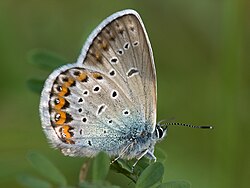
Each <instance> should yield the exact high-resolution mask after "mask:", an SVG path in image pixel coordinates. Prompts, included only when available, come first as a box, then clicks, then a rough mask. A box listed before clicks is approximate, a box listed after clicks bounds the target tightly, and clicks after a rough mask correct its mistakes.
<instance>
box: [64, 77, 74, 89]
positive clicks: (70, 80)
mask: <svg viewBox="0 0 250 188" xmlns="http://www.w3.org/2000/svg"><path fill="white" fill-rule="evenodd" d="M73 83H74V80H73V79H72V78H69V80H68V81H67V82H65V83H64V84H63V86H65V87H70V86H71V85H72V84H73Z"/></svg>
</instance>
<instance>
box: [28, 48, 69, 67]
mask: <svg viewBox="0 0 250 188" xmlns="http://www.w3.org/2000/svg"><path fill="white" fill-rule="evenodd" d="M28 59H29V62H31V63H33V64H35V65H37V66H39V67H40V68H42V69H44V70H50V71H52V70H54V69H55V68H58V67H60V66H62V65H64V64H67V63H68V62H67V60H65V59H64V58H63V57H61V56H60V55H58V54H55V53H53V52H50V51H47V50H41V49H35V50H31V51H30V52H29V54H28Z"/></svg>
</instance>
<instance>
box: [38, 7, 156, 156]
mask: <svg viewBox="0 0 250 188" xmlns="http://www.w3.org/2000/svg"><path fill="white" fill-rule="evenodd" d="M40 116H41V122H42V127H43V130H44V132H45V134H46V136H47V138H48V139H49V141H50V142H51V144H52V145H53V146H54V147H56V148H59V149H60V150H61V151H62V153H64V154H65V155H69V156H88V157H92V156H95V155H96V154H97V153H98V152H100V151H105V152H107V153H108V154H109V155H110V156H119V157H121V158H125V159H131V158H140V157H142V156H144V155H146V154H148V156H149V157H150V158H155V157H154V155H153V151H154V145H155V143H156V142H157V141H158V140H160V138H159V134H158V132H159V131H158V130H157V126H156V73H155V66H154V60H153V54H152V49H151V46H150V43H149V39H148V36H147V34H146V30H145V28H144V25H143V23H142V21H141V18H140V16H139V15H138V13H137V12H135V11H133V10H124V11H121V12H117V13H115V14H113V15H111V16H110V17H108V18H107V19H105V20H104V21H103V22H102V23H101V24H100V25H99V26H98V27H97V28H96V29H95V30H94V31H93V32H92V34H91V35H90V37H89V38H88V40H87V42H86V43H85V45H84V47H83V49H82V53H81V55H80V56H79V58H78V60H77V62H76V63H74V64H69V65H65V66H62V67H60V68H58V69H57V70H55V71H54V72H53V73H51V75H50V76H49V77H48V79H47V80H46V82H45V85H44V89H43V91H42V94H41V101H40ZM157 131H158V132H157Z"/></svg>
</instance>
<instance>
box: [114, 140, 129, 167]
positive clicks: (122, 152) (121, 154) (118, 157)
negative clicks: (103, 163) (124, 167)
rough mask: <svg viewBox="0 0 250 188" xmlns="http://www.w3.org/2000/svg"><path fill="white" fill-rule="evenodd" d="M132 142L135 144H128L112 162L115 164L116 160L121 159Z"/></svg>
mask: <svg viewBox="0 0 250 188" xmlns="http://www.w3.org/2000/svg"><path fill="white" fill-rule="evenodd" d="M132 144H133V143H131V144H129V145H127V146H126V147H125V148H123V149H122V151H121V153H120V154H119V155H118V156H117V157H116V158H114V159H113V160H112V161H111V163H110V164H113V163H114V162H115V161H117V160H118V159H120V158H121V157H122V156H123V155H124V153H125V152H126V151H127V150H128V148H129V147H130V146H131V145H132Z"/></svg>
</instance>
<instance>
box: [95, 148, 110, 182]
mask: <svg viewBox="0 0 250 188" xmlns="http://www.w3.org/2000/svg"><path fill="white" fill-rule="evenodd" d="M109 166H110V159H109V156H108V155H107V154H106V153H104V152H100V153H99V154H98V155H97V156H96V157H95V159H94V161H93V164H92V180H93V182H100V181H103V180H105V178H106V177H107V175H108V171H109Z"/></svg>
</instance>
